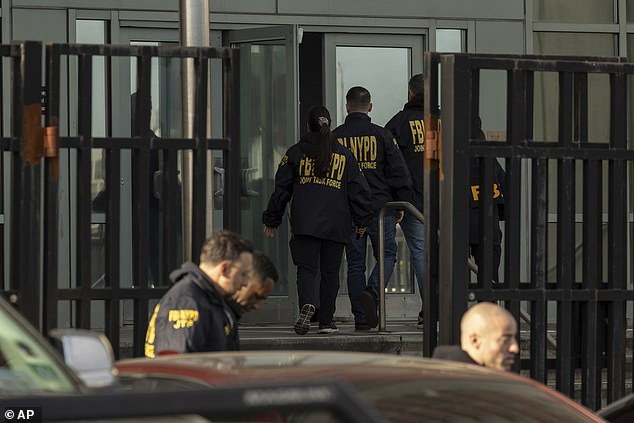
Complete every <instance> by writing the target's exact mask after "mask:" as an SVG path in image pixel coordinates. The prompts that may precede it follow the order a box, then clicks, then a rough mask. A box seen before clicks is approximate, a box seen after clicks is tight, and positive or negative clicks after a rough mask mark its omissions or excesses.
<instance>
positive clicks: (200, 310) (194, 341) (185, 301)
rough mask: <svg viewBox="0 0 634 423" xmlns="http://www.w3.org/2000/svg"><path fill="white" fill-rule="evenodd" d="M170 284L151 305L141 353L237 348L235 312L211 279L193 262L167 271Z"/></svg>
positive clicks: (154, 354)
mask: <svg viewBox="0 0 634 423" xmlns="http://www.w3.org/2000/svg"><path fill="white" fill-rule="evenodd" d="M170 280H171V281H172V282H173V283H174V285H173V286H172V287H171V288H170V290H169V291H167V293H165V295H164V296H163V298H161V301H160V302H159V303H158V304H157V305H156V307H155V308H154V313H153V314H152V317H151V319H150V323H149V325H148V330H147V334H146V337H145V355H146V357H150V358H154V357H156V356H157V355H159V354H160V353H161V352H167V351H169V352H177V353H185V352H204V351H226V350H233V349H237V348H238V346H237V345H235V342H236V340H235V338H236V334H235V333H234V331H235V330H236V329H235V321H236V318H235V315H234V313H233V311H232V310H231V309H230V308H229V306H227V304H226V303H225V301H224V299H223V298H222V296H221V294H220V293H219V292H218V291H217V290H216V288H215V287H214V285H213V282H212V281H211V280H210V279H209V277H208V276H207V275H206V274H205V273H203V271H202V270H200V268H199V267H198V266H196V265H195V264H194V263H191V262H187V263H184V264H183V265H182V267H181V268H180V269H177V270H175V271H174V272H172V274H171V275H170Z"/></svg>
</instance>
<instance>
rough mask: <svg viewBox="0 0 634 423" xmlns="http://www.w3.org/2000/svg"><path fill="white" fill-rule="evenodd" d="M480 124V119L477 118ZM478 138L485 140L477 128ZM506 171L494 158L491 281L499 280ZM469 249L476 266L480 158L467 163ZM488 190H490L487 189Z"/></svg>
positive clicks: (478, 250) (478, 233) (478, 248)
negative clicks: (501, 223)
mask: <svg viewBox="0 0 634 423" xmlns="http://www.w3.org/2000/svg"><path fill="white" fill-rule="evenodd" d="M478 121H479V124H480V126H481V125H482V121H480V118H478ZM478 138H479V139H480V140H482V141H486V137H485V135H484V132H483V131H482V129H480V130H479V133H478ZM505 179H506V173H505V172H504V169H502V166H500V163H499V162H498V161H497V159H496V160H495V174H494V179H493V214H492V219H493V281H494V282H499V281H500V277H499V267H500V257H501V256H502V246H501V244H502V230H501V229H500V222H501V221H503V220H504V184H505ZM469 180H470V182H469V185H470V187H469V192H470V194H471V195H470V201H469V203H470V211H469V249H470V253H471V255H472V256H473V258H474V260H475V263H476V265H478V267H479V266H480V265H481V264H482V263H481V257H482V256H481V255H482V251H481V249H480V194H481V191H482V189H481V184H480V160H479V159H471V163H470V165H469ZM489 192H490V191H489Z"/></svg>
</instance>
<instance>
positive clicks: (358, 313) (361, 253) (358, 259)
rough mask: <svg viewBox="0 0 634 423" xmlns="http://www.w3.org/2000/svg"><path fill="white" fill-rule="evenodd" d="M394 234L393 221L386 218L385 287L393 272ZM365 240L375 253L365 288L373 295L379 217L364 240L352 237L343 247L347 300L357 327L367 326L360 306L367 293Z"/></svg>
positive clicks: (376, 266) (377, 267)
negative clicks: (345, 263) (344, 248)
mask: <svg viewBox="0 0 634 423" xmlns="http://www.w3.org/2000/svg"><path fill="white" fill-rule="evenodd" d="M395 234H396V218H395V217H394V215H388V216H386V217H385V251H384V256H385V269H384V272H383V274H384V275H385V283H386V284H387V282H388V281H389V280H390V277H391V276H392V272H393V271H394V265H395V263H396V241H395V239H394V237H395ZM368 237H369V238H370V242H371V243H372V250H373V252H374V258H375V259H376V260H377V263H376V265H375V266H374V269H373V270H372V273H371V274H370V278H369V279H368V283H367V288H368V289H370V290H372V291H373V292H374V294H375V298H376V294H377V292H378V289H379V263H378V260H379V259H378V250H379V222H378V217H375V218H374V219H373V220H372V223H371V224H370V226H368V231H367V232H366V236H364V237H362V238H360V239H357V237H356V235H353V236H352V239H351V241H350V243H349V244H348V245H347V246H346V260H347V261H348V296H349V297H350V304H351V306H352V313H353V314H354V321H355V323H356V324H360V323H366V319H365V313H364V312H363V306H362V304H361V293H362V292H363V290H364V289H366V280H365V256H366V246H367V241H368Z"/></svg>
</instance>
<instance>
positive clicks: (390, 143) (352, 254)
mask: <svg viewBox="0 0 634 423" xmlns="http://www.w3.org/2000/svg"><path fill="white" fill-rule="evenodd" d="M346 111H347V112H348V116H347V117H346V121H345V122H344V124H343V125H341V126H339V127H338V128H337V129H335V130H334V131H333V134H334V136H335V137H336V138H337V141H339V143H340V144H341V145H343V146H345V147H347V148H349V149H350V151H352V153H353V154H354V156H355V158H356V159H357V161H358V162H359V167H360V168H361V171H362V172H363V175H364V176H365V179H366V180H367V181H368V185H369V186H370V190H371V192H372V222H371V223H370V226H368V234H369V236H370V241H371V242H372V249H373V251H374V257H375V258H376V259H377V261H378V257H379V256H378V253H379V251H378V247H379V233H378V229H379V228H378V227H379V220H378V217H379V212H380V211H381V209H382V208H383V206H384V205H385V203H387V202H390V201H410V198H411V195H412V193H411V189H412V181H411V179H410V175H409V171H408V169H407V165H406V164H405V160H404V159H403V155H402V154H401V152H400V151H399V149H398V146H397V144H396V141H395V139H394V137H393V136H392V134H390V133H389V132H388V131H386V130H385V129H384V128H382V127H380V126H378V125H375V124H373V123H372V122H371V121H370V117H369V116H368V113H369V112H370V111H372V101H371V97H370V92H369V91H368V90H367V89H365V88H363V87H352V88H350V89H349V90H348V93H347V94H346ZM397 215H398V216H397ZM401 217H402V212H396V213H395V212H390V213H388V214H387V216H386V218H385V251H384V252H383V253H384V255H385V269H384V275H385V281H386V283H387V282H388V281H389V280H390V277H391V276H392V271H393V270H394V264H395V263H396V241H395V234H396V221H397V220H400V218H401ZM366 245H367V238H365V237H363V238H359V237H356V236H353V237H352V239H351V240H350V242H349V243H348V245H347V246H346V259H347V261H348V295H349V296H350V304H351V305H352V313H353V314H354V322H355V328H356V329H357V330H368V329H370V328H374V327H376V325H377V323H378V318H377V315H376V305H377V302H378V288H379V271H378V263H377V265H376V266H374V269H373V270H372V273H371V274H370V278H369V279H368V283H367V286H366V280H365V262H366Z"/></svg>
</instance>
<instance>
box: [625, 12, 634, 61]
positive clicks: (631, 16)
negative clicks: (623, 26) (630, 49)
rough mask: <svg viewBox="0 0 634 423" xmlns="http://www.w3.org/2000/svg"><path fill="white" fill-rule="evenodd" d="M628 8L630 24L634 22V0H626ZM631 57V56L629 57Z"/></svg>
mask: <svg viewBox="0 0 634 423" xmlns="http://www.w3.org/2000/svg"><path fill="white" fill-rule="evenodd" d="M625 1H626V4H627V7H626V10H627V21H628V22H634V0H625ZM628 44H629V40H628ZM628 57H629V55H628Z"/></svg>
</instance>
